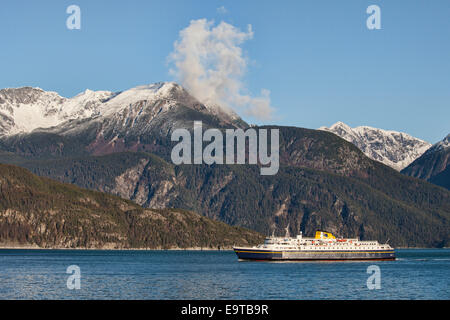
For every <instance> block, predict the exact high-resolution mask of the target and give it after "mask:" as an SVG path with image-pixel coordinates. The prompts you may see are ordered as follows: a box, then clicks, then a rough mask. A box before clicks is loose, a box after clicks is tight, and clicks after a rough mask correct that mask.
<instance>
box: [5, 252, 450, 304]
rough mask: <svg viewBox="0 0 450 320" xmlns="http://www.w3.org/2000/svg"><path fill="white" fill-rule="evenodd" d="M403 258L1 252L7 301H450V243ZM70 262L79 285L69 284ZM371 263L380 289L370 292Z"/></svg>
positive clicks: (177, 253) (401, 254)
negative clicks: (363, 259) (274, 259)
mask: <svg viewBox="0 0 450 320" xmlns="http://www.w3.org/2000/svg"><path fill="white" fill-rule="evenodd" d="M397 257H398V260H397V261H384V262H381V261H372V262H286V263H270V262H238V260H237V258H236V255H235V254H234V253H233V252H231V251H222V252H215V251H212V252H210V251H204V252H201V251H84V250H83V251H81V250H74V251H70V250H0V298H1V299H450V249H426V250H417V249H415V250H406V249H405V250H397ZM69 265H77V266H79V267H80V270H81V289H79V290H69V289H68V288H67V279H68V277H69V276H70V275H69V274H67V273H66V269H67V267H68V266H69ZM370 265H377V266H379V268H380V270H381V289H379V290H377V289H375V290H369V289H368V288H367V284H366V283H367V279H368V277H369V276H370V275H371V274H368V273H367V268H368V267H369V266H370Z"/></svg>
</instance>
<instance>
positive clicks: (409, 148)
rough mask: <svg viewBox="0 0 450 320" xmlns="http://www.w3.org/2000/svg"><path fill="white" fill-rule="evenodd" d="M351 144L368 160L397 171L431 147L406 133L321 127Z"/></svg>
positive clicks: (359, 128) (348, 127)
mask: <svg viewBox="0 0 450 320" xmlns="http://www.w3.org/2000/svg"><path fill="white" fill-rule="evenodd" d="M319 129H320V130H326V131H330V132H333V133H334V134H337V135H338V136H340V137H341V138H343V139H345V140H347V141H349V142H351V143H353V144H354V145H355V146H357V147H358V148H359V149H360V150H361V151H362V152H364V153H365V154H366V155H367V156H368V157H369V158H371V159H373V160H376V161H379V162H381V163H384V164H385V165H387V166H390V167H392V168H394V169H395V170H397V171H400V170H402V169H403V168H405V167H406V166H408V165H409V164H410V163H411V162H413V161H414V160H415V159H417V158H418V157H420V156H421V155H422V154H423V153H424V152H425V151H426V150H428V148H429V147H430V146H431V144H430V143H428V142H426V141H423V140H420V139H418V138H414V137H412V136H410V135H408V134H406V133H403V132H397V131H391V130H383V129H377V128H372V127H367V126H360V127H356V128H351V127H350V126H348V125H346V124H345V123H343V122H337V123H335V124H333V125H332V126H331V127H329V128H327V127H321V128H319Z"/></svg>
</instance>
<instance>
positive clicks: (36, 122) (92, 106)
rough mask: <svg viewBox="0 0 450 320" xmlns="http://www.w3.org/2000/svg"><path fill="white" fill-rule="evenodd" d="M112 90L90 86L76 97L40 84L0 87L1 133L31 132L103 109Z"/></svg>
mask: <svg viewBox="0 0 450 320" xmlns="http://www.w3.org/2000/svg"><path fill="white" fill-rule="evenodd" d="M113 96H114V93H112V92H108V91H97V92H94V91H91V90H86V91H85V92H83V93H80V94H79V95H77V96H76V97H74V98H72V99H67V98H64V97H61V96H60V95H58V94H57V93H56V92H46V91H44V90H42V89H40V88H32V87H23V88H10V89H2V90H0V135H13V134H18V133H29V132H31V131H33V130H35V129H38V128H49V127H53V126H57V125H59V124H61V123H63V122H64V121H68V120H75V119H82V118H88V117H91V116H94V115H96V114H98V113H99V109H100V105H101V104H102V103H103V102H104V101H107V100H108V99H109V98H111V97H113Z"/></svg>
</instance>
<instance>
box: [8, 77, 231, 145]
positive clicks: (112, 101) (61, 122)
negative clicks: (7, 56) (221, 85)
mask: <svg viewBox="0 0 450 320" xmlns="http://www.w3.org/2000/svg"><path fill="white" fill-rule="evenodd" d="M177 106H183V107H187V108H190V109H194V110H196V111H199V112H202V113H207V114H209V115H214V116H216V117H217V118H218V119H221V120H222V121H224V122H226V123H231V122H233V121H234V120H236V119H239V116H237V115H236V114H235V113H233V112H231V111H225V110H222V109H221V108H220V107H218V106H206V105H204V104H202V103H201V102H199V101H198V100H197V99H196V98H195V97H193V96H192V95H190V94H189V93H188V92H187V91H186V90H185V89H184V88H183V87H182V86H180V85H178V84H177V83H175V82H158V83H154V84H148V85H142V86H137V87H134V88H131V89H128V90H125V91H121V92H116V93H114V92H110V91H92V90H89V89H86V90H85V91H83V92H81V93H80V94H78V95H76V96H74V97H72V98H65V97H61V96H60V95H59V94H58V93H56V92H47V91H44V90H42V89H40V88H31V87H23V88H13V89H3V90H0V136H10V135H14V134H18V133H30V132H32V131H33V130H36V129H38V128H40V129H49V128H53V127H55V130H57V131H58V132H62V131H64V130H65V129H64V128H65V126H66V125H67V126H68V127H70V128H71V129H70V130H73V129H76V130H81V129H82V128H75V127H73V126H72V125H71V124H70V123H69V122H68V121H70V120H85V119H97V120H98V121H101V122H104V121H105V120H106V119H110V120H111V121H112V122H116V123H117V125H119V124H120V125H122V126H129V125H130V124H131V125H132V126H134V124H137V123H138V122H139V119H142V121H145V122H146V123H147V124H148V122H149V121H151V120H152V119H153V118H155V117H156V116H158V115H159V114H161V113H163V112H166V111H169V110H171V109H173V108H176V107H177ZM144 115H145V116H144ZM141 125H142V126H144V125H145V124H144V123H142V124H141Z"/></svg>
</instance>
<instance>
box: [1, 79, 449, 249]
mask: <svg viewBox="0 0 450 320" xmlns="http://www.w3.org/2000/svg"><path fill="white" fill-rule="evenodd" d="M0 92H1V94H2V95H0V97H1V100H0V113H1V114H2V116H0V117H1V118H0V123H1V125H0V128H3V129H2V130H3V131H2V135H1V137H0V162H3V163H10V164H15V165H18V166H22V167H25V168H28V169H29V170H31V171H32V172H33V173H35V174H38V175H40V176H46V177H50V178H53V179H56V180H59V181H61V182H66V183H72V184H76V185H78V186H79V187H83V188H87V189H93V190H97V191H101V192H106V193H110V194H113V195H117V196H120V197H122V198H125V199H130V200H132V201H134V202H135V203H137V204H138V205H141V206H143V207H145V208H153V209H161V210H162V209H165V208H180V209H184V210H190V211H195V212H198V213H200V214H202V215H203V216H206V217H208V218H213V219H214V220H220V221H223V222H225V223H227V224H230V225H234V226H240V227H245V228H248V229H252V230H255V231H258V232H260V233H262V234H271V233H272V232H274V231H275V233H276V234H284V232H285V229H286V228H287V229H288V230H289V232H290V233H291V234H296V233H298V232H300V231H302V232H303V234H305V235H312V234H313V233H314V231H315V230H316V229H326V230H329V231H331V232H334V233H336V234H337V235H338V236H346V237H357V236H358V237H361V238H362V239H377V240H379V241H386V240H387V239H390V241H391V242H390V243H391V244H393V245H396V246H432V247H440V246H447V245H449V244H450V235H449V231H448V230H450V192H449V191H448V190H445V189H443V188H440V187H437V186H434V185H432V184H429V183H427V182H425V181H422V180H419V179H416V178H412V177H408V176H405V175H403V174H400V173H399V172H397V171H395V170H393V169H392V168H390V167H387V166H385V165H384V164H382V163H380V162H378V161H373V160H371V159H370V158H368V157H367V156H366V155H364V154H363V152H362V151H361V150H360V149H359V148H358V147H356V146H355V145H354V144H353V143H349V142H348V141H346V140H344V139H342V138H341V137H339V136H337V135H336V134H333V133H331V132H327V131H325V130H310V129H303V128H295V127H280V126H270V127H254V128H255V129H259V128H265V129H271V128H274V129H275V128H276V129H279V131H280V170H279V172H278V174H277V175H274V176H261V175H260V173H259V168H258V167H257V166H256V165H211V166H208V165H180V166H175V165H173V164H172V162H171V159H170V152H171V150H172V148H173V146H174V144H175V143H174V142H172V141H171V139H170V136H171V132H173V130H175V129H178V128H186V129H188V130H192V128H193V122H194V121H198V120H201V121H202V122H203V128H204V129H206V128H208V127H213V128H219V129H221V130H224V129H226V128H243V129H245V128H248V127H249V125H248V124H247V123H245V122H244V121H243V120H242V119H240V118H239V117H238V116H237V115H236V114H234V113H233V112H230V111H223V110H222V109H220V108H219V107H217V106H206V105H204V104H203V103H201V102H200V101H198V100H197V99H196V98H195V97H193V96H191V95H190V94H189V93H188V92H187V91H186V90H185V89H183V88H182V87H181V86H179V85H177V84H175V83H157V84H153V85H146V86H140V87H137V88H133V89H130V90H127V91H124V92H120V93H113V94H111V93H108V92H89V91H87V92H85V93H83V94H81V95H78V96H77V97H78V98H77V97H74V98H72V99H65V98H61V99H62V100H60V99H59V98H57V97H56V96H55V95H51V96H53V97H55V99H54V100H51V99H50V101H56V102H54V104H52V106H54V107H53V108H46V106H48V105H49V104H46V103H44V102H42V103H41V102H39V103H37V102H36V101H38V100H39V99H38V98H36V96H39V97H42V99H44V97H47V94H48V93H46V92H44V91H42V90H40V89H35V88H20V89H5V90H0ZM84 95H87V96H89V97H93V98H89V99H88V98H86V99H84V98H81V97H82V96H84ZM39 101H41V100H39ZM76 101H80V102H76ZM66 105H67V106H70V108H69V107H66ZM23 107H25V108H28V109H30V108H38V109H39V110H40V111H44V115H43V116H42V115H40V117H41V118H39V120H38V116H36V117H37V118H36V121H35V122H33V124H32V125H30V124H28V122H27V121H22V120H23V115H22V113H21V112H23V111H18V110H20V109H21V108H23ZM66 109H67V110H66ZM24 110H25V109H24ZM16 112H17V113H16ZM23 114H27V112H25V113H23ZM16 115H21V116H18V117H17V118H16ZM50 119H51V120H50ZM46 121H48V122H46ZM380 134H381V133H380ZM382 136H383V135H382ZM393 136H395V137H396V135H393ZM386 139H387V138H386ZM392 139H393V140H392V141H391V140H390V139H387V141H389V143H390V144H389V145H391V146H392V152H394V146H397V145H400V146H402V147H403V148H404V150H410V152H411V154H412V152H413V151H412V150H414V152H416V153H417V154H418V153H420V151H419V149H420V147H419V144H418V142H417V141H416V140H414V139H412V140H410V139H407V138H406V137H403V138H400V137H399V138H398V139H404V143H403V144H397V143H398V142H396V141H397V140H396V139H394V138H392ZM370 141H372V142H373V144H374V145H376V142H375V141H376V139H375V135H374V137H373V139H372V140H370ZM379 143H381V141H380V142H379ZM397 153H399V152H398V151H397ZM411 154H410V155H409V156H406V157H404V158H403V160H402V158H401V157H400V155H399V154H398V159H399V160H398V161H397V162H398V163H400V162H401V161H406V158H408V157H409V158H412V157H413V156H412V155H411ZM408 161H409V159H408ZM411 161H412V160H411ZM74 214H75V213H74ZM75 215H76V214H75Z"/></svg>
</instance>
